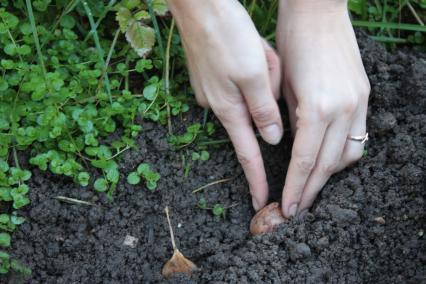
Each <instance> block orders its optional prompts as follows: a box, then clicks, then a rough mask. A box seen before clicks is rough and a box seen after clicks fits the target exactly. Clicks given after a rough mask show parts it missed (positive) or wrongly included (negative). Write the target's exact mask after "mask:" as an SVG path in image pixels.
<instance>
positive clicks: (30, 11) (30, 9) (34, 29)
mask: <svg viewBox="0 0 426 284" xmlns="http://www.w3.org/2000/svg"><path fill="white" fill-rule="evenodd" d="M25 2H26V5H27V10H28V18H29V19H30V24H31V30H32V33H33V37H34V43H35V46H36V49H37V57H38V61H39V63H40V66H41V70H42V72H43V76H44V81H45V83H46V86H47V87H48V89H49V91H50V92H52V90H51V88H50V82H49V80H47V71H46V66H45V65H44V60H43V54H42V53H41V47H40V40H39V38H38V33H37V27H36V24H35V19H34V13H33V6H32V5H31V1H30V0H25Z"/></svg>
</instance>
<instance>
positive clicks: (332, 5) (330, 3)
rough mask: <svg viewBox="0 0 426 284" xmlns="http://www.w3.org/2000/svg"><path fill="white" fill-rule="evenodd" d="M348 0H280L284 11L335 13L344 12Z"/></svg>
mask: <svg viewBox="0 0 426 284" xmlns="http://www.w3.org/2000/svg"><path fill="white" fill-rule="evenodd" d="M347 3H348V0H280V9H281V10H283V9H284V10H285V12H286V13H296V14H299V13H302V14H312V15H315V14H316V15H318V14H335V13H346V11H347Z"/></svg>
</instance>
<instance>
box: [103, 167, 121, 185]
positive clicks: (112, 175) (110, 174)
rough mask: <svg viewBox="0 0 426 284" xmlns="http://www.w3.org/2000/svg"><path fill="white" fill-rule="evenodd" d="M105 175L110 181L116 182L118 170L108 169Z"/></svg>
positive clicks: (118, 174)
mask: <svg viewBox="0 0 426 284" xmlns="http://www.w3.org/2000/svg"><path fill="white" fill-rule="evenodd" d="M106 177H107V179H108V180H109V181H110V182H112V183H118V180H119V178H120V172H119V171H118V170H117V169H116V168H112V169H108V170H107V175H106Z"/></svg>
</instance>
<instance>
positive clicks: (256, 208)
mask: <svg viewBox="0 0 426 284" xmlns="http://www.w3.org/2000/svg"><path fill="white" fill-rule="evenodd" d="M251 202H252V203H253V208H254V210H256V211H257V210H259V209H260V206H259V202H257V200H256V198H254V197H252V198H251Z"/></svg>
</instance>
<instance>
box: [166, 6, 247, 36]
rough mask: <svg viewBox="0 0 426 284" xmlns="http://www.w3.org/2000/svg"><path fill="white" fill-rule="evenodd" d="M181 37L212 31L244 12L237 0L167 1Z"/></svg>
mask: <svg viewBox="0 0 426 284" xmlns="http://www.w3.org/2000/svg"><path fill="white" fill-rule="evenodd" d="M167 4H168V6H169V9H170V11H171V13H172V15H173V17H174V19H175V21H176V24H177V26H178V28H179V31H180V33H181V35H183V36H185V35H188V34H191V33H198V32H201V31H212V30H215V29H216V28H217V26H218V25H220V23H224V22H228V21H229V20H230V19H235V18H236V17H237V16H238V15H239V14H241V13H238V12H241V10H244V9H243V8H242V7H241V5H240V4H239V2H238V1H237V0H207V1H205V0H204V1H200V0H167Z"/></svg>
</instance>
